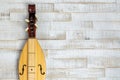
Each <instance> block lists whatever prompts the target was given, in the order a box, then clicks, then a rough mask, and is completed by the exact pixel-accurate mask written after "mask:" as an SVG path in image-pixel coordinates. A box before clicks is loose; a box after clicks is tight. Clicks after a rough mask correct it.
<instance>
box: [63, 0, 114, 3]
mask: <svg viewBox="0 0 120 80" xmlns="http://www.w3.org/2000/svg"><path fill="white" fill-rule="evenodd" d="M64 2H68V3H80V2H83V3H115V2H116V1H115V0H64Z"/></svg>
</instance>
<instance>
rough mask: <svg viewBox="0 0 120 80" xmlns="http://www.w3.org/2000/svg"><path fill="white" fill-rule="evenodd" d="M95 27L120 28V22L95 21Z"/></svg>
mask: <svg viewBox="0 0 120 80" xmlns="http://www.w3.org/2000/svg"><path fill="white" fill-rule="evenodd" d="M93 29H95V30H120V22H119V21H117V22H115V21H113V22H109V21H108V22H93Z"/></svg>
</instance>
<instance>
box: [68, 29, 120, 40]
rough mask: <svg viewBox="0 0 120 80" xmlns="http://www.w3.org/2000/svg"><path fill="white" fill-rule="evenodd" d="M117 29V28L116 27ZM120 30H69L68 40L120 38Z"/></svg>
mask: <svg viewBox="0 0 120 80" xmlns="http://www.w3.org/2000/svg"><path fill="white" fill-rule="evenodd" d="M116 30H117V29H116ZM119 34H120V31H112V30H110V31H109V30H79V31H78V30H77V31H67V32H66V39H67V40H110V39H111V40H116V39H120V35H119Z"/></svg>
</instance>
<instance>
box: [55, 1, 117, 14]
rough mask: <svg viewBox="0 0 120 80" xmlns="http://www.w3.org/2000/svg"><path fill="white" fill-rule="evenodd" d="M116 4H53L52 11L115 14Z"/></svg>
mask: <svg viewBox="0 0 120 80" xmlns="http://www.w3.org/2000/svg"><path fill="white" fill-rule="evenodd" d="M117 8H118V7H117V5H116V4H73V3H70V4H63V3H61V4H55V5H54V10H55V11H58V12H89V13H91V12H94V13H97V12H115V11H117Z"/></svg>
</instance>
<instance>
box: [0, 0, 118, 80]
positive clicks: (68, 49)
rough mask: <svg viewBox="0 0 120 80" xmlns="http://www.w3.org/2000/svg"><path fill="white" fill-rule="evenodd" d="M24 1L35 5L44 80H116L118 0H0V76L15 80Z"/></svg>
mask: <svg viewBox="0 0 120 80" xmlns="http://www.w3.org/2000/svg"><path fill="white" fill-rule="evenodd" d="M28 3H35V4H36V6H37V16H38V22H37V24H38V26H39V27H38V29H37V38H38V39H39V42H40V44H41V46H42V48H43V50H44V53H45V56H46V63H47V78H46V80H120V0H0V80H18V74H17V73H18V72H17V64H18V58H19V55H20V52H21V50H22V47H23V45H24V43H25V42H26V39H27V32H25V28H26V27H27V24H26V23H25V22H24V19H25V18H27V16H28V15H27V4H28Z"/></svg>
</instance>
